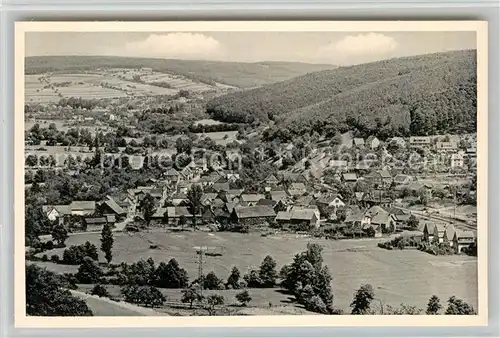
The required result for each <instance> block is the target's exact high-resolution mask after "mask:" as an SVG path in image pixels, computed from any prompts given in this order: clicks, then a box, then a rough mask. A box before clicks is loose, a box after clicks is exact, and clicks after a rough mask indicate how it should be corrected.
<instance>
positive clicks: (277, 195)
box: [270, 191, 288, 201]
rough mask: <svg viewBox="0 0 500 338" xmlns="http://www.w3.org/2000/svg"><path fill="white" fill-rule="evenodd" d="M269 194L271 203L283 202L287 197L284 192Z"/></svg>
mask: <svg viewBox="0 0 500 338" xmlns="http://www.w3.org/2000/svg"><path fill="white" fill-rule="evenodd" d="M270 194H271V199H272V200H273V201H279V200H283V199H286V198H287V196H288V195H287V194H286V192H285V191H271V192H270Z"/></svg>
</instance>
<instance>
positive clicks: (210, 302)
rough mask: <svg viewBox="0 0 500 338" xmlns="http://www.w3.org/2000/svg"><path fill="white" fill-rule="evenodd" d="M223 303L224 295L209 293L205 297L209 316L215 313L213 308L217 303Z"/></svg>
mask: <svg viewBox="0 0 500 338" xmlns="http://www.w3.org/2000/svg"><path fill="white" fill-rule="evenodd" d="M223 304H224V297H223V296H221V295H216V294H214V295H210V296H208V297H207V307H206V309H207V311H208V314H209V315H210V316H213V315H215V309H216V307H217V306H219V305H223Z"/></svg>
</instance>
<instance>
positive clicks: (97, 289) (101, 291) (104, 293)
mask: <svg viewBox="0 0 500 338" xmlns="http://www.w3.org/2000/svg"><path fill="white" fill-rule="evenodd" d="M90 294H91V295H95V296H99V297H109V293H108V290H106V288H105V287H104V286H102V285H101V284H97V285H96V286H94V287H93V288H92V290H91V291H90Z"/></svg>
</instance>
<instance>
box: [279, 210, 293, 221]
mask: <svg viewBox="0 0 500 338" xmlns="http://www.w3.org/2000/svg"><path fill="white" fill-rule="evenodd" d="M291 216H292V213H291V212H290V211H279V212H278V214H277V215H276V220H277V221H289V220H290V218H291Z"/></svg>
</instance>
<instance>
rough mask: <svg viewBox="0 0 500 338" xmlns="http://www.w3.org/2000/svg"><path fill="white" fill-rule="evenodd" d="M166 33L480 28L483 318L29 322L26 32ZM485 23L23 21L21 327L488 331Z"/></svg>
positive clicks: (18, 127) (18, 74) (18, 138)
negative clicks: (433, 328) (434, 328)
mask: <svg viewBox="0 0 500 338" xmlns="http://www.w3.org/2000/svg"><path fill="white" fill-rule="evenodd" d="M35 31H36V32H113V31H114V32H123V31H128V32H165V31H190V32H203V31H234V32H236V31H240V32H242V31H296V32H297V31H301V32H313V31H317V32H321V31H349V32H359V31H378V32H390V31H475V32H476V34H477V69H478V72H477V82H478V85H477V90H478V96H477V102H478V110H477V115H478V133H477V136H478V139H477V147H478V159H477V160H478V162H477V170H478V196H477V201H478V224H479V225H480V226H478V243H479V245H478V313H479V314H478V315H476V316H422V315H419V316H352V315H343V316H320V315H318V316H316V315H314V316H308V315H304V316H231V317H69V318H68V317H28V316H26V309H25V276H24V274H25V269H24V265H25V254H24V175H23V171H24V170H23V168H24V48H25V43H24V34H25V33H26V32H35ZM487 40H488V38H487V22H485V21H258V22H256V21H206V22H203V21H192V22H16V25H15V94H16V95H15V96H16V97H15V124H14V126H15V135H14V136H15V137H14V139H15V144H14V151H15V152H14V169H15V170H14V207H15V209H14V210H15V257H14V260H15V274H14V275H15V289H14V293H15V295H14V296H15V297H14V300H15V302H14V316H15V327H23V328H28V327H30V328H35V327H39V328H42V327H43V328H90V327H94V328H110V327H117V328H118V327H119V328H123V327H138V328H139V327H140V328H143V327H222V326H224V327H240V326H245V327H271V326H272V327H281V326H290V327H298V326H300V327H304V326H306V327H314V326H323V327H325V326H484V325H487V324H488V304H487V301H488V282H487V280H488V273H487V266H488V261H487V259H488V257H487V252H488V248H487V242H488V241H487V239H488V238H487V226H488V225H487V219H488V216H487V211H488V210H487V205H488V204H487V203H488V201H487V195H488V190H487V189H488V181H487V177H488V176H487V175H488V173H487V167H488V163H487V159H488V128H487V126H488V122H487V120H488V110H487V109H488V97H487V95H488V93H487V90H488V79H487V76H488V59H487V55H488V47H487V46H488V44H487Z"/></svg>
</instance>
